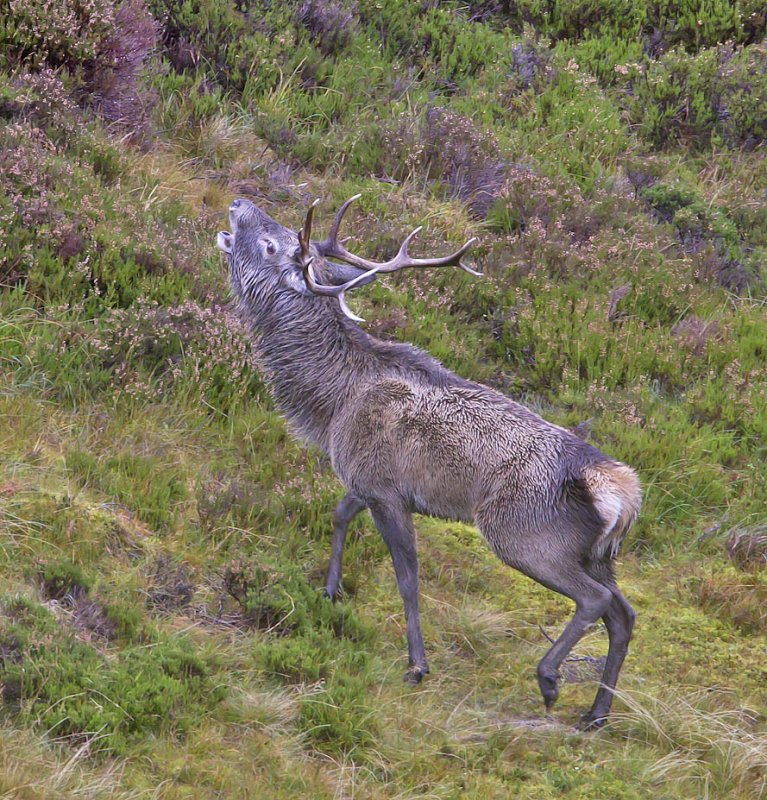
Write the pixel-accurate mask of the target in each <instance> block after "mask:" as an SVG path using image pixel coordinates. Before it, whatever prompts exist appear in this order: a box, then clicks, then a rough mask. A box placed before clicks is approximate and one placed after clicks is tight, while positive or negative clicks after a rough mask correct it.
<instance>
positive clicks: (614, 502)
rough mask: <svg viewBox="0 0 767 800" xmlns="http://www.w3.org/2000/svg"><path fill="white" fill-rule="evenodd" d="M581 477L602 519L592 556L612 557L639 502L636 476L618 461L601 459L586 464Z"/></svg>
mask: <svg viewBox="0 0 767 800" xmlns="http://www.w3.org/2000/svg"><path fill="white" fill-rule="evenodd" d="M583 479H584V482H585V484H586V486H587V487H588V490H589V493H590V495H591V498H592V502H593V504H594V508H595V509H596V511H597V513H598V514H599V516H600V517H601V519H602V522H603V528H602V530H601V531H600V534H599V536H598V537H597V539H596V541H595V542H594V544H593V545H592V548H591V552H592V555H593V557H594V558H595V559H597V560H600V561H601V560H603V559H605V558H610V559H613V558H615V557H616V556H617V555H618V551H619V550H620V546H621V543H622V542H623V539H624V537H625V536H626V534H627V533H628V531H629V529H630V528H631V526H632V524H633V523H634V520H635V519H636V518H637V514H639V509H640V507H641V505H642V487H641V486H640V483H639V478H638V477H637V474H636V472H634V470H633V469H631V467H627V466H626V465H625V464H621V463H620V462H619V461H604V462H599V463H597V464H592V465H590V466H589V467H587V468H586V469H585V470H584V473H583Z"/></svg>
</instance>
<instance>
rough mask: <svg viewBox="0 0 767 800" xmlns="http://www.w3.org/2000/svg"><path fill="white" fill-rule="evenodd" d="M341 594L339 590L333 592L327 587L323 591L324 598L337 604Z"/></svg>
mask: <svg viewBox="0 0 767 800" xmlns="http://www.w3.org/2000/svg"><path fill="white" fill-rule="evenodd" d="M339 594H340V592H339V591H338V589H335V590H332V589H329V588H328V587H327V586H326V587H325V588H324V589H323V590H322V596H323V597H325V598H326V599H327V600H330V602H331V603H335V602H336V600H338V596H339Z"/></svg>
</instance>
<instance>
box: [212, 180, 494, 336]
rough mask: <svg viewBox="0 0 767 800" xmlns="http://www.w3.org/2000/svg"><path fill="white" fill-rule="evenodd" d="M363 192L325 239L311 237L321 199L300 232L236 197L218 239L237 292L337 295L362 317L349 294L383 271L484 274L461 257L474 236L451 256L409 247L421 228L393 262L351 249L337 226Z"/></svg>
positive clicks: (343, 307)
mask: <svg viewBox="0 0 767 800" xmlns="http://www.w3.org/2000/svg"><path fill="white" fill-rule="evenodd" d="M358 197H360V195H355V196H354V197H352V198H351V199H349V200H347V201H346V202H345V203H344V204H343V205H342V206H341V208H340V209H339V210H338V213H337V214H336V217H335V219H334V221H333V225H332V226H331V229H330V233H329V234H328V237H327V238H326V239H324V240H323V241H321V242H312V241H311V231H312V218H313V215H314V209H315V207H316V206H317V204H318V202H319V201H318V200H315V202H314V203H312V205H311V206H310V207H309V210H308V212H307V214H306V219H305V221H304V226H303V229H302V230H301V231H299V232H297V233H294V232H293V231H291V230H290V229H288V228H286V227H284V226H283V225H280V224H279V223H278V222H275V221H274V220H273V219H272V218H271V217H270V216H269V215H268V214H266V213H264V212H263V211H261V209H259V208H258V206H256V205H255V204H254V203H252V202H251V201H250V200H243V199H238V200H235V201H234V202H233V203H232V205H231V206H230V208H229V221H230V224H231V228H232V231H231V233H230V232H229V231H221V232H220V233H219V234H218V238H217V244H218V247H219V249H220V250H222V251H223V252H224V253H226V254H227V256H228V257H229V263H230V269H231V277H232V285H233V287H234V290H235V292H236V293H237V294H238V296H240V297H242V298H246V299H247V298H252V299H258V298H259V296H261V297H263V296H270V297H273V296H275V295H279V294H283V293H285V292H288V293H293V294H294V295H299V296H302V297H312V296H318V295H319V296H332V297H336V298H338V301H339V304H340V306H341V310H342V311H343V312H344V314H345V315H346V316H347V317H349V318H350V319H352V320H354V321H356V322H361V321H362V319H361V317H358V316H356V315H355V314H353V313H352V312H351V311H350V309H349V307H348V306H347V305H346V300H345V297H344V295H345V293H346V292H347V291H349V290H350V289H354V288H356V287H358V286H363V285H365V284H367V283H370V282H372V281H373V280H375V277H376V275H378V274H379V273H387V272H395V271H397V270H400V269H406V268H411V267H442V266H458V267H460V268H461V269H463V270H465V271H466V272H469V273H471V274H472V275H481V273H479V272H476V271H475V270H473V269H471V268H469V267H467V266H466V265H465V264H463V263H462V262H461V257H462V256H463V255H464V254H465V253H466V251H467V250H468V249H469V248H470V247H471V246H472V245H473V244H474V242H475V241H476V240H475V239H470V240H469V241H468V242H466V244H464V245H463V246H462V247H461V248H460V249H459V250H457V251H456V252H454V253H451V254H450V255H448V256H443V257H440V258H413V257H411V256H410V255H409V253H408V247H409V245H410V243H411V242H412V240H413V238H414V237H415V236H416V235H417V233H418V231H420V228H416V229H415V230H414V231H413V232H412V233H411V234H410V235H409V236H408V237H407V238H406V239H405V240H404V241H403V243H402V245H401V246H400V249H399V251H398V253H397V255H396V256H395V257H394V258H392V259H390V260H389V261H384V262H375V261H369V260H367V259H365V258H362V257H361V256H357V255H355V254H354V253H351V252H349V251H348V250H347V249H346V248H345V247H344V246H343V244H341V243H340V242H339V241H338V230H339V227H340V225H341V220H342V219H343V216H344V214H345V213H346V210H347V209H348V207H349V206H350V205H351V203H352V202H353V201H354V200H356V199H357V198H358ZM339 261H341V262H345V263H337V262H339Z"/></svg>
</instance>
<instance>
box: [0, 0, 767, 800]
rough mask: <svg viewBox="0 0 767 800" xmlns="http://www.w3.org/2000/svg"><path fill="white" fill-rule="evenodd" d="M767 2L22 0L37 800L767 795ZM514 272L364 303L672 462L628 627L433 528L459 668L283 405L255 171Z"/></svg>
mask: <svg viewBox="0 0 767 800" xmlns="http://www.w3.org/2000/svg"><path fill="white" fill-rule="evenodd" d="M765 37H767V15H766V14H765V10H764V4H763V3H761V2H752V1H751V0H742V1H740V0H739V2H735V3H724V2H707V3H701V2H698V1H697V0H673V2H671V1H670V0H641V1H640V2H631V3H629V2H624V1H623V0H588V1H587V2H582V3H569V2H564V0H523V1H522V2H517V3H508V2H500V1H499V2H496V1H495V0H487V1H485V0H478V1H477V2H469V3H463V4H458V3H434V2H410V0H407V1H406V0H386V1H385V2H375V3H374V2H369V0H354V2H352V1H351V0H349V1H348V2H347V0H300V1H299V0H295V2H292V1H291V2H289V3H269V2H261V1H260V0H254V2H248V3H243V2H234V1H231V2H230V0H216V2H212V0H201V1H200V2H198V3H194V4H193V3H187V2H180V1H179V2H177V1H176V0H147V1H145V0H124V1H123V2H120V1H119V0H88V2H77V3H75V2H68V1H67V2H58V3H55V4H51V3H47V4H46V3H41V2H30V0H0V414H1V415H2V425H0V437H2V447H0V796H1V797H8V798H17V797H18V798H25V800H26V798H34V799H35V800H37V799H38V798H57V799H58V798H75V797H99V798H101V797H114V798H143V797H157V798H173V799H174V800H175V798H198V797H199V798H208V797H210V798H213V797H219V798H220V797H227V798H228V797H231V798H241V797H250V796H253V797H274V798H294V797H318V798H323V797H328V798H331V797H335V798H352V797H358V798H383V797H408V798H410V797H434V798H445V799H447V798H454V797H456V798H457V797H462V798H463V797H467V798H480V797H481V798H495V797H497V798H507V797H519V798H531V800H532V799H534V800H544V799H545V798H555V797H556V798H560V797H566V798H573V800H577V799H578V798H586V797H588V798H611V799H612V798H621V799H622V800H634V798H644V797H649V796H653V797H657V798H659V800H676V798H688V797H707V798H723V799H724V798H728V799H729V798H736V799H737V800H746V799H748V800H753V799H754V798H764V797H767V783H765V777H764V776H765V774H767V727H766V726H765V725H766V723H765V716H764V708H765V701H766V700H767V694H766V693H765V685H767V682H766V681H765V678H767V673H766V672H765V667H764V656H765V643H766V640H765V635H766V634H767V618H766V616H765V606H766V604H767V571H766V570H767V561H766V559H767V544H766V542H765V530H766V527H765V526H766V524H767V518H766V516H765V508H767V477H765V476H767V470H765V468H764V462H765V454H766V452H767V447H766V446H765V441H767V344H766V343H767V321H766V320H767V317H766V316H765V298H766V297H767V200H766V199H765V198H767V164H766V162H765V146H766V145H765V141H766V140H767V117H766V116H765V113H766V112H765V109H767V77H765V75H767V70H765V65H766V64H767V60H766V59H767V56H766V55H765V53H767V39H765ZM358 192H359V193H361V195H362V196H361V198H360V200H359V201H358V202H357V203H356V204H355V206H354V207H353V209H352V210H351V211H350V212H349V221H348V225H347V227H346V229H347V231H348V234H349V235H350V236H351V239H350V241H349V242H347V244H346V246H347V247H348V248H349V249H352V250H355V251H359V252H361V253H363V254H364V255H366V256H367V257H370V258H379V259H383V258H389V257H391V256H392V255H393V254H394V253H395V252H396V250H397V248H398V246H399V243H400V242H401V240H402V238H403V237H404V236H405V235H406V234H407V233H408V232H409V231H410V230H412V228H414V227H416V226H418V225H422V226H423V230H422V232H421V234H420V235H419V238H418V239H417V240H416V242H415V243H414V245H413V248H412V249H413V253H414V254H416V255H418V254H421V253H430V254H431V253H434V254H437V253H441V252H447V251H448V250H449V249H450V248H451V247H455V246H457V245H459V244H460V243H462V242H463V241H465V240H466V239H467V238H468V237H470V236H477V237H478V243H477V245H476V246H475V248H474V250H473V256H472V257H473V260H474V263H475V265H476V266H478V267H479V268H481V269H482V270H483V271H484V273H485V275H484V277H483V278H482V279H475V278H472V277H470V276H467V275H466V274H464V273H462V272H460V271H455V270H449V271H430V272H428V273H420V274H416V273H402V274H398V275H396V276H392V277H389V278H387V279H385V280H382V281H378V282H377V283H376V284H374V285H372V286H370V287H365V288H363V289H361V290H359V291H357V292H355V293H350V298H349V302H350V304H351V305H352V307H353V308H354V309H355V311H357V313H361V315H362V316H363V317H364V318H365V319H366V320H367V323H366V328H367V330H369V331H370V332H371V333H373V334H375V335H377V336H379V337H382V338H385V339H395V340H401V341H410V342H413V343H415V344H416V345H418V346H420V347H422V348H424V349H426V350H428V351H429V352H431V353H432V354H433V355H435V356H436V357H438V358H440V359H442V360H443V361H444V362H445V363H446V364H447V365H448V366H449V367H450V368H452V369H454V370H456V371H457V372H459V373H460V374H462V375H464V376H466V377H468V378H472V379H475V380H479V381H482V382H484V383H487V384H489V385H491V386H493V387H495V388H496V389H499V390H500V391H503V392H505V393H507V394H508V395H509V396H511V397H513V398H515V399H518V400H521V401H522V402H525V403H527V404H528V405H529V406H530V407H532V408H533V409H535V410H536V411H538V412H539V413H542V414H544V415H545V416H546V417H547V418H549V419H551V420H552V421H554V422H556V423H558V424H560V425H563V426H566V427H568V428H571V429H573V430H575V431H576V432H577V433H578V434H579V435H580V436H582V437H584V438H586V439H587V440H588V441H591V442H593V443H594V444H596V445H597V446H599V447H600V448H601V449H603V450H605V451H606V452H608V453H610V454H612V455H614V456H615V457H617V458H620V459H622V460H624V461H626V462H628V463H629V464H631V465H632V466H634V467H635V468H636V469H637V470H638V472H639V474H640V476H641V478H642V480H643V483H644V485H645V490H646V498H645V504H644V509H643V513H642V515H641V517H640V520H639V522H638V524H637V525H636V527H635V528H634V529H633V531H632V533H631V535H630V536H629V538H628V540H627V541H626V543H625V545H624V549H623V552H622V555H621V558H620V561H619V565H618V572H619V577H620V581H621V585H622V586H623V587H624V589H625V593H626V595H627V596H628V598H629V599H630V601H631V602H632V604H633V605H634V606H635V608H636V610H637V612H638V623H637V628H636V633H635V639H634V642H633V644H632V648H631V652H630V654H629V656H628V659H627V661H626V665H625V668H624V671H623V674H622V677H621V683H620V685H619V695H618V697H617V698H616V701H615V715H614V717H613V719H612V720H611V721H610V723H609V725H608V726H606V728H605V729H604V730H601V731H598V732H592V733H581V732H578V731H576V729H575V723H576V722H577V720H578V717H579V713H580V712H581V711H582V710H584V708H585V707H586V706H587V705H588V702H589V699H590V697H591V696H592V695H593V693H594V682H595V680H596V678H597V676H598V674H599V673H600V666H601V663H602V662H601V659H602V658H603V657H604V654H605V652H606V636H605V632H604V630H602V629H601V628H599V627H598V628H596V629H595V630H594V631H593V632H592V633H590V634H589V635H588V636H587V637H586V638H585V639H584V640H583V642H581V644H579V646H578V648H576V651H575V652H574V653H573V656H572V658H571V659H570V660H569V661H567V662H566V663H565V664H564V665H563V670H562V672H563V675H562V681H563V686H562V691H561V696H560V701H559V703H558V705H557V706H556V707H555V708H554V709H553V711H552V713H551V714H550V715H546V714H545V712H544V709H543V708H542V706H541V704H540V700H539V697H538V693H537V688H536V685H535V676H534V671H535V664H536V663H537V661H538V659H539V658H540V655H541V653H542V651H543V649H544V648H546V647H547V646H548V638H549V637H554V636H556V635H557V633H558V632H559V631H560V630H561V629H562V626H563V625H564V624H565V623H566V621H567V620H568V619H569V617H570V616H571V613H572V609H571V606H570V603H569V602H568V601H567V600H565V599H563V598H560V597H558V596H556V595H554V594H552V593H550V592H548V591H546V590H544V589H542V588H540V587H538V586H536V585H534V584H532V583H531V582H530V581H528V580H527V579H525V578H523V577H522V576H521V575H518V574H517V573H513V572H512V571H510V570H508V569H507V568H504V567H503V566H502V565H501V564H500V563H499V562H498V561H497V560H496V559H495V558H494V556H492V555H491V554H490V553H489V552H488V551H487V549H486V547H485V545H484V544H483V542H482V541H481V539H480V537H479V535H478V534H477V532H476V531H475V530H473V529H472V528H470V527H467V526H463V525H458V524H452V523H443V522H441V521H438V520H429V519H425V518H419V519H417V520H416V522H417V529H418V534H419V546H420V553H421V582H422V591H423V620H424V626H425V630H424V634H425V639H426V646H427V649H428V651H429V654H430V659H431V667H432V674H431V675H430V676H428V678H427V679H426V680H425V681H424V683H423V684H422V685H421V686H419V687H417V688H411V687H408V686H405V685H403V683H402V673H403V672H404V669H405V666H406V665H405V664H404V661H403V657H402V654H403V652H404V645H403V642H404V620H403V619H402V611H401V601H400V598H399V595H398V593H397V590H396V584H395V582H394V577H393V574H392V568H391V564H390V560H389V556H388V553H387V551H386V548H385V546H384V544H383V543H382V541H381V540H380V537H379V536H378V535H377V533H376V532H375V529H374V527H373V525H372V522H371V520H370V519H369V517H368V516H366V515H363V516H362V517H361V518H360V519H359V520H358V521H357V522H356V523H355V525H354V528H353V530H352V532H351V534H350V537H349V542H348V544H347V551H346V555H345V574H344V579H343V593H342V598H341V600H340V601H339V602H338V603H336V604H335V605H333V604H331V603H329V602H328V601H327V600H326V599H325V598H324V597H323V596H322V586H323V572H324V570H325V567H326V565H327V559H328V553H329V547H330V539H331V535H332V512H333V508H334V506H335V503H336V502H337V501H338V499H339V498H340V497H341V495H342V488H341V486H340V485H339V484H338V482H337V481H336V479H335V478H334V476H333V473H332V470H331V468H330V465H329V464H328V463H327V462H326V460H324V459H323V458H321V457H319V456H318V454H317V453H316V452H315V451H313V450H312V449H306V448H304V447H303V446H301V445H299V444H297V443H296V442H295V441H294V440H293V439H292V438H291V436H290V433H289V431H288V430H287V429H286V426H285V424H284V422H283V420H282V419H281V417H280V415H279V414H278V413H277V411H276V410H275V408H274V407H273V404H272V402H271V400H270V398H269V395H268V392H267V391H266V389H265V387H264V385H263V382H262V377H261V375H260V372H259V368H258V363H257V354H256V353H254V351H253V347H252V345H251V342H250V341H249V339H248V337H247V333H246V331H245V330H244V329H243V326H242V323H241V321H240V320H239V319H238V318H237V316H236V315H235V313H234V309H233V308H232V307H231V303H230V300H231V298H230V296H229V292H228V287H227V276H226V268H225V265H224V263H223V262H222V260H221V258H220V256H219V254H218V253H217V252H216V251H215V248H214V240H215V235H216V232H217V231H218V230H220V229H223V228H225V227H227V214H226V209H227V207H228V205H229V203H230V202H231V200H232V199H233V198H234V197H235V196H244V197H248V198H251V199H252V200H254V201H255V202H257V203H259V204H260V205H261V206H262V207H263V208H265V209H266V210H267V211H268V213H269V214H271V215H272V216H273V217H274V218H276V219H278V220H279V221H280V222H282V223H283V224H285V225H293V226H296V227H298V226H299V225H300V222H301V220H302V218H303V214H304V211H305V209H306V208H307V206H308V205H309V204H310V202H311V201H312V200H313V199H314V198H316V197H320V198H322V205H321V206H320V208H319V210H318V212H317V221H316V225H317V227H318V231H319V232H320V233H321V234H323V235H324V233H325V232H326V231H327V227H328V224H329V221H330V219H331V212H332V211H333V210H334V209H335V208H336V207H337V206H338V205H339V204H340V203H341V202H343V201H344V200H345V199H347V198H348V197H350V196H351V195H353V194H356V193H358Z"/></svg>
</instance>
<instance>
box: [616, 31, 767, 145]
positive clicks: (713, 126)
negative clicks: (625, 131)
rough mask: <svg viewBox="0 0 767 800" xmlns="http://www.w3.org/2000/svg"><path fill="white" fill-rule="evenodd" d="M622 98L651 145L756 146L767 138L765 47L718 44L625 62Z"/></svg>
mask: <svg viewBox="0 0 767 800" xmlns="http://www.w3.org/2000/svg"><path fill="white" fill-rule="evenodd" d="M625 70H626V75H627V76H628V77H627V83H626V87H625V88H626V93H625V94H624V95H623V98H624V100H623V102H624V104H625V107H626V109H627V112H628V114H629V117H630V118H631V120H632V122H633V123H634V124H635V125H636V127H637V130H638V131H639V132H640V134H641V135H642V136H644V137H645V138H646V139H647V140H648V141H650V142H651V143H652V144H653V146H655V147H658V148H660V147H664V146H667V145H670V144H674V143H683V144H692V145H694V146H696V147H703V146H706V145H708V144H709V143H710V142H712V141H713V142H714V143H719V142H724V143H726V144H728V145H730V146H739V145H742V144H747V145H749V146H750V147H753V146H755V145H756V144H758V143H759V142H761V141H764V140H765V138H767V115H766V113H765V107H767V46H765V45H764V44H758V45H757V44H754V45H749V46H747V47H743V48H739V49H733V48H732V47H731V46H725V45H722V46H719V47H716V48H711V49H708V50H702V51H701V52H699V53H698V54H696V55H690V54H688V53H686V52H685V51H683V50H681V49H676V50H672V51H670V52H668V53H666V54H665V55H664V56H662V57H661V58H660V59H658V60H657V61H650V60H647V59H645V61H644V62H643V63H642V64H633V65H627V66H626V67H625Z"/></svg>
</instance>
